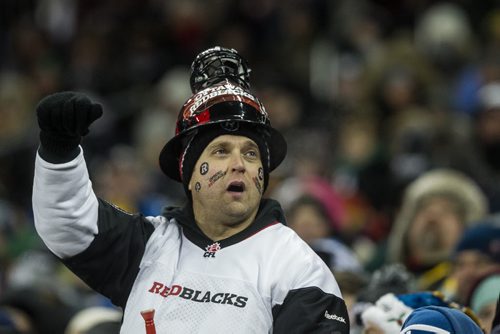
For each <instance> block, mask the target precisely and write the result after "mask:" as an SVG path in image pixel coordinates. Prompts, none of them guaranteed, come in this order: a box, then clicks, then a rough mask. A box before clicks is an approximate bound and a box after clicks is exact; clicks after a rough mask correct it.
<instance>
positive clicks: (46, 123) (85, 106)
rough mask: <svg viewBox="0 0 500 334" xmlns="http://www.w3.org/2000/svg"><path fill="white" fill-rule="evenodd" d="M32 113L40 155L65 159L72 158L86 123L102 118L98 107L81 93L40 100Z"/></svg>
mask: <svg viewBox="0 0 500 334" xmlns="http://www.w3.org/2000/svg"><path fill="white" fill-rule="evenodd" d="M36 113H37V117H38V125H39V127H40V142H41V151H43V153H44V154H43V155H45V156H47V154H48V155H50V156H52V157H54V156H55V157H56V158H57V157H59V158H65V157H67V156H68V154H71V155H74V154H72V152H75V151H76V148H77V147H78V145H79V144H80V141H81V138H82V136H85V135H86V134H87V133H88V132H89V126H90V124H92V123H93V122H94V121H95V120H96V119H98V118H99V117H101V116H102V106H101V105H100V104H98V103H94V102H92V101H91V100H90V99H89V98H88V97H87V96H86V95H84V94H81V93H77V92H60V93H55V94H52V95H49V96H47V97H45V98H43V99H42V100H41V101H40V103H39V104H38V106H37V107H36ZM77 153H78V151H77ZM51 160H54V159H51Z"/></svg>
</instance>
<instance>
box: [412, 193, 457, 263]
mask: <svg viewBox="0 0 500 334" xmlns="http://www.w3.org/2000/svg"><path fill="white" fill-rule="evenodd" d="M462 233H463V224H462V222H461V220H460V218H459V216H458V214H457V209H456V208H455V205H454V203H453V202H452V201H450V200H449V199H447V198H445V197H441V196H435V197H432V198H430V199H427V200H426V201H425V203H422V205H421V207H420V208H419V210H418V212H417V214H416V216H415V218H414V219H413V222H412V224H411V226H410V228H409V230H408V247H409V250H410V252H411V256H412V257H413V259H414V260H416V261H418V263H420V264H425V265H435V264H437V263H439V262H441V261H443V260H446V259H447V257H448V256H449V255H450V253H451V252H452V250H453V247H454V246H455V244H456V243H457V241H458V239H459V238H460V236H461V235H462Z"/></svg>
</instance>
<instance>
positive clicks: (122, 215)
mask: <svg viewBox="0 0 500 334" xmlns="http://www.w3.org/2000/svg"><path fill="white" fill-rule="evenodd" d="M98 217H99V218H98V228H99V233H98V234H97V235H96V236H95V239H94V240H93V241H92V243H91V244H90V246H89V247H88V248H87V249H86V250H85V251H83V252H82V253H80V254H77V255H75V256H73V257H70V258H67V259H64V260H63V262H64V264H65V265H66V266H67V267H68V268H69V269H71V271H73V272H74V273H75V274H76V275H77V276H79V277H80V278H81V279H82V280H83V281H84V282H85V283H87V284H88V285H89V286H90V287H91V288H93V289H94V290H96V291H97V292H99V293H101V294H103V295H104V296H106V297H108V298H110V299H111V301H112V302H113V303H114V304H115V305H117V306H121V307H125V303H126V301H127V299H128V295H129V294H130V290H131V289H132V285H133V284H134V281H135V278H136V276H137V274H138V272H139V265H140V262H141V259H142V256H143V254H144V250H145V247H146V243H147V241H148V239H149V237H150V236H151V234H153V232H154V227H153V225H152V224H151V223H150V222H149V221H148V220H146V219H145V218H144V217H143V216H142V215H130V214H128V213H126V212H124V211H122V210H120V209H118V208H116V207H115V206H113V205H111V204H109V203H107V202H106V201H103V200H101V199H99V216H98Z"/></svg>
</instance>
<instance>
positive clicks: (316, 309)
mask: <svg viewBox="0 0 500 334" xmlns="http://www.w3.org/2000/svg"><path fill="white" fill-rule="evenodd" d="M291 244H292V245H294V246H293V247H291V246H289V247H288V249H287V251H288V255H287V256H283V257H281V260H280V263H279V264H278V265H277V266H276V267H277V269H278V270H277V271H278V272H280V271H281V273H280V277H281V279H280V283H278V285H277V288H276V289H275V290H276V292H275V293H274V298H273V299H274V300H275V304H274V305H273V308H272V313H273V332H274V333H338V334H348V333H349V328H350V326H349V316H348V313H347V307H346V304H345V302H344V300H343V298H342V295H341V293H340V289H339V287H338V284H337V282H336V280H335V277H334V276H333V274H332V272H331V271H330V269H329V268H328V267H327V266H326V265H325V264H324V263H323V261H322V260H321V259H320V258H319V256H317V255H316V254H315V253H314V251H313V250H311V249H310V248H309V246H307V245H306V244H305V243H303V242H294V243H291ZM297 248H298V249H297ZM290 255H291V256H290Z"/></svg>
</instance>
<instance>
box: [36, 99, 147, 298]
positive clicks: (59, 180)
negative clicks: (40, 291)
mask: <svg viewBox="0 0 500 334" xmlns="http://www.w3.org/2000/svg"><path fill="white" fill-rule="evenodd" d="M101 114H102V107H101V106H100V105H99V104H96V103H93V102H92V101H91V100H90V99H89V98H88V97H86V96H84V95H82V94H80V93H73V92H63V93H57V94H54V95H51V96H48V97H46V98H45V99H43V100H42V101H41V102H40V104H39V105H38V107H37V116H38V123H39V126H40V148H39V150H38V154H37V157H36V160H35V177H34V182H33V213H34V219H35V227H36V230H37V232H38V234H39V235H40V236H41V238H42V240H43V241H44V242H45V244H46V245H47V247H48V248H49V249H50V250H51V251H52V252H53V253H54V254H55V255H57V256H58V257H59V258H61V259H62V261H63V263H64V264H65V265H66V266H67V267H69V268H70V269H71V270H72V271H73V272H74V273H76V274H77V275H78V276H79V277H80V278H81V279H82V280H83V281H85V282H86V283H87V284H88V285H89V286H90V287H92V288H93V289H94V290H96V291H98V292H100V293H102V294H103V295H105V296H107V297H109V298H110V299H111V300H112V301H113V302H114V303H115V304H116V305H120V306H124V304H125V302H126V300H127V297H128V294H129V292H130V289H131V287H132V285H133V282H134V280H135V277H136V275H137V273H138V271H139V265H140V262H141V258H142V255H143V254H144V249H145V247H146V243H147V240H148V239H149V237H150V236H151V234H152V233H153V231H154V227H153V224H152V223H151V220H147V219H145V218H144V217H143V216H142V215H139V214H137V215H131V214H128V213H125V212H123V211H122V210H120V209H118V208H116V207H115V206H113V205H112V204H110V203H107V202H105V201H103V200H101V199H98V198H97V197H96V195H95V194H94V192H93V190H92V183H91V181H90V179H89V175H88V172H87V166H86V163H85V159H84V157H83V152H82V149H81V147H80V146H79V144H80V140H81V138H82V136H84V135H85V134H86V133H88V128H89V126H90V124H92V122H94V121H95V120H96V119H98V118H99V117H100V116H101Z"/></svg>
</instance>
